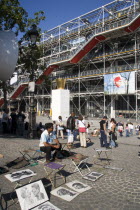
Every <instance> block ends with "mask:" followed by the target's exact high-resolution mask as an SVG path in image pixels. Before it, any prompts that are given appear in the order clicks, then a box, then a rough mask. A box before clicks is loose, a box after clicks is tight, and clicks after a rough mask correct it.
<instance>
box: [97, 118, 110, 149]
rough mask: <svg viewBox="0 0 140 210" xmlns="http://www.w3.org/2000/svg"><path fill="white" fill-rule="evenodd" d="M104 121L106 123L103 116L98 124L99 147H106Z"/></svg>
mask: <svg viewBox="0 0 140 210" xmlns="http://www.w3.org/2000/svg"><path fill="white" fill-rule="evenodd" d="M106 121H107V116H104V117H103V118H102V120H101V121H100V122H99V123H100V135H101V136H100V145H101V147H106V148H109V147H108V143H107V128H106Z"/></svg>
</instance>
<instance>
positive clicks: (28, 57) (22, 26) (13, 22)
mask: <svg viewBox="0 0 140 210" xmlns="http://www.w3.org/2000/svg"><path fill="white" fill-rule="evenodd" d="M32 3H33V2H32ZM42 20H45V16H44V12H43V11H39V12H36V13H34V18H30V17H29V16H28V13H27V11H26V10H25V9H24V8H23V7H21V5H20V2H19V0H0V30H12V31H14V32H15V34H16V35H17V36H18V35H19V33H22V34H20V39H21V42H22V41H24V40H28V36H27V35H28V33H27V32H28V31H29V29H30V27H31V26H32V25H33V24H36V25H37V27H38V31H39V32H41V29H40V28H39V23H40V21H42ZM35 48H36V49H35ZM21 51H22V48H20V50H19V59H18V63H19V64H23V65H24V69H26V70H27V72H29V74H30V75H29V78H30V79H31V78H32V77H33V74H32V73H33V68H34V70H36V69H37V59H38V58H39V57H40V56H41V53H42V52H41V47H37V46H34V49H33V48H32V47H31V46H30V45H28V46H26V47H24V54H23V55H22V53H21ZM33 51H34V53H33ZM21 74H24V71H23V72H21ZM8 84H9V81H7V85H6V83H5V87H4V85H3V83H2V82H0V88H3V87H4V88H3V89H4V90H6V91H8V90H9V89H10V85H9V86H8ZM5 100H6V99H5Z"/></svg>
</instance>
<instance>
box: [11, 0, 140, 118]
mask: <svg viewBox="0 0 140 210" xmlns="http://www.w3.org/2000/svg"><path fill="white" fill-rule="evenodd" d="M91 7H92V5H91ZM39 45H41V46H42V50H43V53H42V55H43V56H41V57H40V59H39V60H38V70H37V72H38V73H39V72H40V75H39V76H38V78H37V79H36V81H35V84H36V85H35V95H34V97H35V101H36V112H37V113H42V111H44V110H47V111H49V110H50V109H51V100H52V99H51V92H52V90H53V89H56V79H57V78H63V79H65V80H66V86H65V88H66V89H68V90H70V111H74V112H75V113H76V114H77V115H78V114H79V113H81V114H82V115H85V116H89V117H100V116H103V115H108V116H109V117H117V116H120V115H122V116H124V117H125V118H135V119H136V120H137V119H140V1H139V0H115V1H112V2H111V3H109V4H106V5H103V6H102V7H100V8H97V9H95V10H93V11H90V12H88V13H86V14H84V15H81V16H79V17H77V18H75V19H73V20H70V21H68V22H66V23H64V24H62V25H59V26H57V27H55V28H53V29H51V30H49V31H47V32H45V33H43V34H42V35H41V40H40V43H39ZM41 65H43V66H45V69H44V71H43V72H41V71H40V69H39V67H40V66H41ZM20 68H21V67H20ZM20 70H21V69H20ZM42 75H46V76H47V78H48V80H49V83H50V85H47V84H46V82H45V81H44V80H43V79H42V78H43V77H41V76H42ZM28 79H29V78H28V74H27V75H26V73H25V74H24V75H22V74H19V76H18V82H17V83H15V84H14V91H13V92H12V93H11V94H10V95H9V101H10V103H13V102H17V104H18V107H24V109H25V111H28V105H29V97H30V96H29V93H28ZM56 103H57V102H56Z"/></svg>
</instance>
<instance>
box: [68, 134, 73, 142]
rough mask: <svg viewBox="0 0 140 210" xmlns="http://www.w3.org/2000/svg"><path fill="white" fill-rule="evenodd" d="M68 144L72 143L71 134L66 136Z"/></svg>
mask: <svg viewBox="0 0 140 210" xmlns="http://www.w3.org/2000/svg"><path fill="white" fill-rule="evenodd" d="M68 143H73V134H70V135H69V136H68Z"/></svg>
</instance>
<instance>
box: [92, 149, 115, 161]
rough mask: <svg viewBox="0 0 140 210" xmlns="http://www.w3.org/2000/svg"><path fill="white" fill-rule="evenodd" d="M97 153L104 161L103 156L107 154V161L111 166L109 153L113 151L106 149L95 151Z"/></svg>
mask: <svg viewBox="0 0 140 210" xmlns="http://www.w3.org/2000/svg"><path fill="white" fill-rule="evenodd" d="M94 150H95V151H96V152H97V155H98V158H99V159H100V160H101V161H102V159H103V158H102V157H101V154H105V157H106V158H105V159H106V160H107V161H108V163H109V164H110V162H109V157H108V152H112V150H111V149H106V148H101V149H94Z"/></svg>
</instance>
